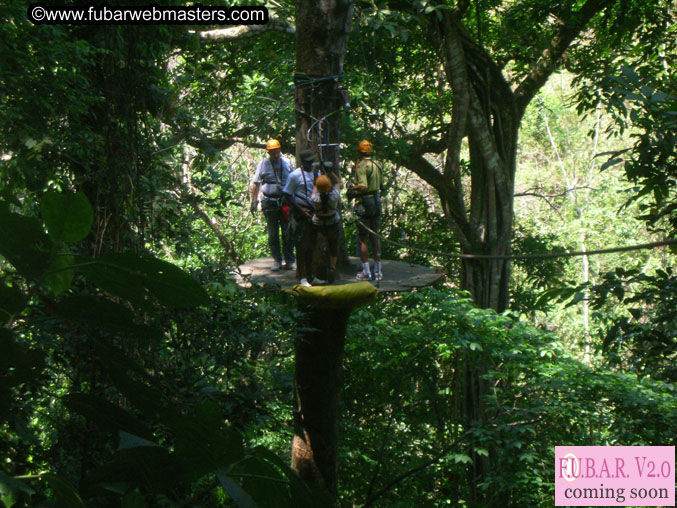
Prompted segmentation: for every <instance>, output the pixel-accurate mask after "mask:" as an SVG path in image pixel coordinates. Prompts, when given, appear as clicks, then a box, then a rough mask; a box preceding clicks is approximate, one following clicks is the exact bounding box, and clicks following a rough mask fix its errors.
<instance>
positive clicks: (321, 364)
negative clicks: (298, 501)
mask: <svg viewBox="0 0 677 508" xmlns="http://www.w3.org/2000/svg"><path fill="white" fill-rule="evenodd" d="M301 310H302V311H304V314H305V321H306V322H305V323H304V325H305V326H304V330H305V331H304V332H302V333H301V334H300V336H299V337H298V338H297V342H296V365H295V368H296V373H295V379H294V392H295V396H296V411H295V413H294V440H293V442H292V468H293V469H294V470H295V471H296V472H297V473H298V474H299V476H300V477H301V478H303V479H304V480H306V481H308V482H311V483H314V484H316V485H319V486H320V487H323V488H324V489H325V490H326V491H327V492H328V493H329V494H330V495H331V496H332V498H334V499H335V498H336V495H337V475H338V470H337V458H338V417H339V414H338V402H339V394H340V390H341V386H342V382H341V369H342V363H343V350H344V345H345V333H346V326H347V324H348V317H349V315H350V312H351V309H349V308H348V309H313V308H305V309H304V308H302V309H301Z"/></svg>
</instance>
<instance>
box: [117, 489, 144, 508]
mask: <svg viewBox="0 0 677 508" xmlns="http://www.w3.org/2000/svg"><path fill="white" fill-rule="evenodd" d="M121 508H146V502H145V501H144V499H143V494H141V492H139V491H138V490H132V491H129V492H127V493H126V494H125V496H124V497H123V498H122V504H121Z"/></svg>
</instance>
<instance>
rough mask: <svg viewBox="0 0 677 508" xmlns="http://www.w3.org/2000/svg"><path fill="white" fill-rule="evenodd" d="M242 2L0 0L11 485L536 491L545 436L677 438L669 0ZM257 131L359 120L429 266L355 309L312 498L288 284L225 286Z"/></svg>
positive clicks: (1, 392)
mask: <svg viewBox="0 0 677 508" xmlns="http://www.w3.org/2000/svg"><path fill="white" fill-rule="evenodd" d="M122 3H123V2H120V4H122ZM255 3H256V4H257V5H263V6H266V7H267V8H268V10H269V15H270V21H269V23H268V24H267V25H260V26H256V25H251V26H239V27H223V26H203V25H194V26H190V25H112V24H111V25H75V24H74V25H68V24H63V25H49V24H42V25H34V24H32V23H31V22H30V21H29V20H28V19H27V17H26V12H27V5H28V3H27V2H25V1H23V0H9V1H7V2H4V3H2V4H1V5H0V17H1V18H2V19H3V20H4V22H3V23H2V24H1V25H0V324H1V328H0V342H1V343H2V350H3V354H2V355H0V436H1V437H2V439H1V440H0V447H1V448H0V450H1V451H2V456H3V457H4V461H3V464H2V465H0V504H2V505H4V506H5V507H7V508H20V507H23V506H58V507H59V508H61V507H68V508H72V507H74V506H87V507H107V506H124V507H161V506H186V507H188V506H196V507H197V506H199V507H212V506H213V507H216V506H238V507H262V508H264V507H276V508H277V507H280V506H290V507H292V506H293V507H304V506H308V507H311V506H312V507H318V506H332V505H334V506H364V507H368V506H389V507H393V506H394V507H397V506H403V507H404V506H407V507H408V506H431V507H432V506H448V505H456V506H472V507H484V506H497V505H499V504H500V505H501V506H526V505H529V506H543V507H545V506H552V499H553V496H554V485H553V483H552V477H553V476H552V467H553V465H554V446H555V445H560V444H562V445H563V444H571V445H668V444H670V443H671V442H673V441H674V439H675V431H674V429H676V428H677V404H676V403H675V400H677V399H676V398H675V386H676V383H677V371H676V370H675V365H676V363H675V360H676V359H677V357H676V356H675V355H676V353H675V351H676V348H677V325H676V323H677V316H676V315H675V312H677V311H676V309H677V306H676V305H675V302H676V301H677V282H676V277H675V271H674V270H675V262H676V258H675V239H676V236H675V231H677V199H676V198H675V196H676V195H677V194H676V190H677V189H676V186H677V165H676V163H675V161H676V157H675V156H676V150H677V149H676V148H675V147H676V146H677V143H676V142H675V132H676V131H677V129H676V128H677V125H676V122H677V118H676V116H675V111H676V110H677V89H675V82H676V81H675V70H674V65H671V64H672V62H673V61H674V60H675V57H677V46H676V44H677V38H676V37H675V26H676V25H675V11H674V5H673V4H672V2H669V1H667V0H649V1H645V2H639V1H634V0H618V1H611V0H587V1H586V0H583V1H578V2H570V1H569V2H567V1H559V2H543V1H540V0H519V1H510V2H505V1H498V0H496V1H494V0H481V1H479V0H478V1H475V2H468V1H464V0H461V1H458V2H452V1H446V2H443V1H429V0H416V1H413V2H401V1H399V0H376V1H362V0H356V1H354V2H350V1H347V0H332V1H327V2H319V3H317V2H309V1H299V2H290V1H286V0H284V1H275V2H263V1H260V2H255ZM114 4H118V2H114ZM161 4H162V5H179V4H182V3H181V2H161ZM216 4H218V5H222V4H223V5H226V4H228V5H230V3H228V2H216ZM304 122H305V123H304ZM269 138H276V139H279V140H280V141H281V144H282V149H283V152H284V153H285V154H290V157H291V158H292V159H293V158H294V155H295V154H296V153H297V152H299V151H300V150H301V149H302V148H306V147H307V146H310V147H311V148H313V149H314V150H316V151H322V150H323V149H322V148H319V149H318V147H317V145H318V142H320V144H322V143H321V142H322V141H327V140H329V141H330V142H331V143H335V145H332V146H333V148H330V149H329V148H327V149H324V150H325V151H324V152H322V154H323V157H325V156H326V157H327V158H328V159H331V160H332V161H333V162H334V164H335V167H336V169H337V171H338V172H340V173H341V174H342V176H343V177H344V178H347V177H348V176H349V171H350V167H351V162H352V159H353V158H354V154H355V146H356V144H357V142H358V141H360V140H362V139H369V140H370V141H372V143H373V144H374V146H375V150H376V152H375V154H376V157H377V158H378V160H379V162H380V163H381V164H382V165H383V167H384V177H385V178H384V179H385V189H386V191H385V194H384V215H383V217H382V232H381V234H382V241H383V256H384V258H386V259H399V260H403V261H409V262H414V263H418V264H425V265H427V266H433V267H435V268H436V269H438V270H439V271H440V272H444V273H446V276H447V277H446V281H443V282H440V283H438V284H436V286H435V287H434V288H428V289H424V290H416V291H412V292H411V293H409V294H400V295H389V296H384V297H382V298H381V299H380V300H378V302H377V304H373V305H371V306H369V307H364V308H360V309H359V310H356V311H355V312H354V313H353V315H352V316H351V318H350V320H349V321H348V326H347V331H346V334H345V352H344V353H343V363H342V366H343V367H342V376H343V382H344V386H343V391H342V394H341V396H340V400H341V402H340V404H339V405H338V407H339V409H340V417H338V416H337V419H336V422H335V425H336V429H337V435H339V436H341V438H340V441H339V444H338V453H337V461H338V467H337V478H336V479H337V482H336V485H335V486H333V487H332V489H330V492H326V491H325V490H323V489H322V488H318V487H317V485H314V484H313V483H312V482H311V483H308V482H306V481H304V480H302V479H301V478H300V477H299V475H298V474H297V471H294V470H293V469H292V468H291V467H290V465H289V464H288V460H287V457H288V456H289V447H290V444H291V441H292V436H293V434H294V429H293V424H292V422H293V420H294V417H293V413H294V411H297V410H298V408H295V407H294V357H295V354H296V353H297V352H298V341H299V340H300V339H299V338H300V337H304V336H305V335H304V334H308V333H312V330H311V331H310V332H309V328H308V324H307V323H306V322H305V321H304V319H305V317H304V312H303V308H301V307H297V306H296V305H295V304H294V301H293V300H292V299H291V297H290V296H289V295H287V294H283V293H280V292H278V291H275V290H271V289H270V288H268V287H257V286H254V287H251V288H247V289H245V288H242V287H239V286H238V285H237V284H236V273H237V270H238V266H239V265H240V264H241V263H242V262H243V261H245V260H250V259H253V258H257V257H265V256H266V255H267V250H266V241H265V231H264V230H265V227H264V225H263V224H262V222H261V220H260V219H259V218H258V217H255V216H252V215H251V214H250V213H249V206H248V196H249V184H250V181H251V178H252V175H253V171H254V168H255V166H256V164H257V163H258V162H259V161H260V160H261V159H262V158H264V157H265V152H264V150H263V149H264V147H265V142H266V140H267V139H269ZM343 216H344V227H345V237H346V239H347V240H346V242H347V250H348V252H351V251H352V248H353V247H354V239H353V238H354V234H355V225H354V223H353V222H352V220H351V219H350V216H351V214H350V213H349V211H348V209H347V203H346V205H345V208H344V213H343ZM641 243H647V244H648V243H657V244H660V247H659V248H655V249H642V250H636V251H632V252H613V253H611V254H604V255H593V254H592V252H594V251H596V250H600V249H605V248H608V247H615V246H626V245H634V244H641ZM575 252H579V253H580V254H581V255H573V253H575ZM482 256H489V258H486V257H482ZM520 256H521V257H520ZM529 256H533V257H529ZM511 257H515V259H511ZM385 276H386V277H387V273H386V274H385ZM328 494H329V495H328ZM332 496H333V498H332Z"/></svg>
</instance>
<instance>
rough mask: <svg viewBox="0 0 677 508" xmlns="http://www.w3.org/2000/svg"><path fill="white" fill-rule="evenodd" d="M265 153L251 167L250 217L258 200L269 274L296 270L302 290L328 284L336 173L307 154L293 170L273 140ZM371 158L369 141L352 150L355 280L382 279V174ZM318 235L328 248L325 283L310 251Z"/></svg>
mask: <svg viewBox="0 0 677 508" xmlns="http://www.w3.org/2000/svg"><path fill="white" fill-rule="evenodd" d="M266 150H267V151H268V157H267V158H265V159H264V160H263V161H261V163H259V165H258V166H257V167H256V172H255V173H254V178H253V180H252V187H251V211H252V213H255V212H256V211H257V210H258V205H259V196H260V195H262V197H261V200H260V203H261V210H262V211H263V214H264V216H265V219H266V227H267V233H268V246H269V248H270V253H271V255H272V256H273V265H272V267H271V269H272V270H273V271H279V270H282V269H286V270H293V269H296V276H297V278H298V280H299V284H301V285H303V286H313V285H322V284H326V283H327V282H329V283H330V284H331V283H333V282H334V280H335V278H336V262H337V260H338V241H339V231H340V221H341V216H340V214H339V203H340V190H341V189H342V187H343V184H342V182H341V178H340V177H339V176H338V172H333V171H329V172H327V171H325V170H324V169H323V167H322V166H321V165H320V164H318V163H316V156H315V153H314V152H313V151H312V150H303V151H302V152H301V153H300V154H299V159H300V167H298V168H296V169H293V166H292V164H291V162H290V161H289V160H288V159H287V158H285V157H283V156H282V149H281V146H280V142H279V141H278V140H276V139H271V140H269V141H268V143H267V144H266ZM372 155H373V148H372V145H371V143H370V142H369V141H361V142H360V143H359V144H358V145H357V162H356V163H355V165H354V167H353V169H352V172H351V178H350V182H349V184H348V186H347V187H348V193H347V198H348V199H349V200H354V201H355V204H354V207H353V211H354V213H355V215H356V216H357V219H358V220H357V230H358V244H359V252H360V261H361V269H360V271H359V272H358V273H357V276H356V278H357V280H381V279H382V278H383V272H382V269H381V245H380V241H379V238H378V236H377V234H376V233H378V230H379V224H380V217H381V183H382V174H381V169H380V167H379V165H378V164H376V163H375V162H374V161H373V160H372ZM318 235H322V236H323V237H324V238H325V241H326V245H327V254H328V257H329V266H328V269H327V280H326V281H325V280H321V279H319V278H318V277H314V276H313V251H314V248H315V245H316V244H317V240H318ZM280 240H281V244H282V248H280ZM368 243H371V248H372V253H373V257H374V269H373V273H372V270H371V268H370V265H369V247H368ZM294 251H295V253H294ZM283 259H284V265H283V264H282V263H283Z"/></svg>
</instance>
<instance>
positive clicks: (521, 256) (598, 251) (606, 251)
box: [350, 210, 677, 259]
mask: <svg viewBox="0 0 677 508" xmlns="http://www.w3.org/2000/svg"><path fill="white" fill-rule="evenodd" d="M350 214H351V215H352V218H353V220H354V221H355V222H356V223H359V224H360V225H361V226H362V227H363V228H364V229H366V230H367V231H369V232H370V233H371V234H374V235H376V236H378V237H379V238H380V239H382V240H383V241H384V242H386V243H389V244H392V245H396V246H398V247H403V248H405V249H409V250H413V251H416V252H422V253H425V254H432V255H435V256H441V257H446V258H452V259H552V258H570V257H576V256H590V255H596V254H611V253H614V252H627V251H633V250H643V249H655V248H656V247H664V246H666V245H677V238H674V239H672V240H664V241H661V242H650V243H642V244H638V245H628V246H625V247H610V248H608V249H595V250H589V251H576V252H548V253H543V254H516V255H512V254H510V255H502V256H492V255H490V254H461V253H456V252H439V251H431V250H427V249H421V248H419V247H412V246H410V245H407V244H404V243H400V242H396V241H395V240H390V239H389V238H386V237H384V236H383V235H381V234H379V233H377V232H376V231H374V230H373V229H371V228H369V226H367V225H366V224H365V223H364V222H362V221H361V220H360V219H358V218H357V216H355V214H354V212H353V211H352V210H350Z"/></svg>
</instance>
